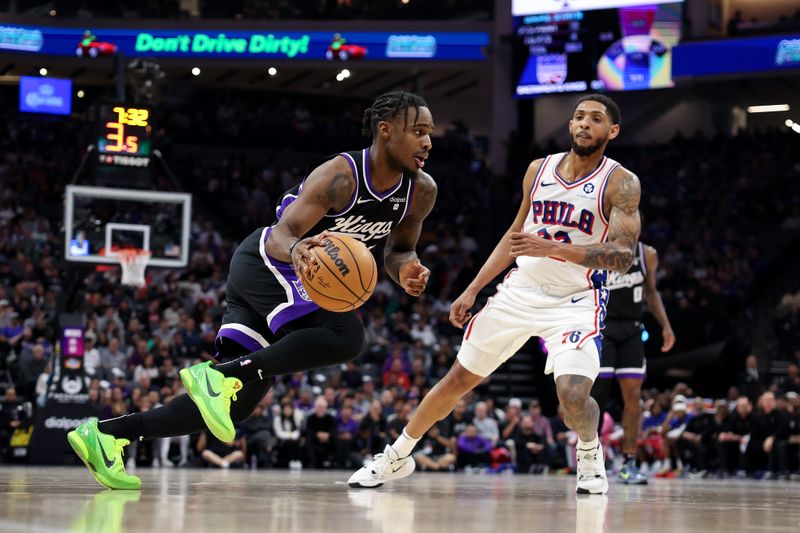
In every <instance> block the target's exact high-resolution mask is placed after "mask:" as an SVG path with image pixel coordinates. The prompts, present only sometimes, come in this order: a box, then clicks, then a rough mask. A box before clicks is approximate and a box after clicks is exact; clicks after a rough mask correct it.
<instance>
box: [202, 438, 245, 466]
mask: <svg viewBox="0 0 800 533" xmlns="http://www.w3.org/2000/svg"><path fill="white" fill-rule="evenodd" d="M197 451H198V452H199V453H200V457H202V458H203V461H205V463H206V464H209V465H212V466H218V467H219V468H223V469H227V468H230V467H231V466H233V465H238V464H242V463H244V462H245V459H246V458H247V444H246V443H245V441H244V439H241V438H240V439H237V440H235V441H233V442H221V441H220V440H219V439H217V438H216V437H215V436H214V435H212V434H211V432H209V431H203V432H201V433H200V437H199V438H198V439H197Z"/></svg>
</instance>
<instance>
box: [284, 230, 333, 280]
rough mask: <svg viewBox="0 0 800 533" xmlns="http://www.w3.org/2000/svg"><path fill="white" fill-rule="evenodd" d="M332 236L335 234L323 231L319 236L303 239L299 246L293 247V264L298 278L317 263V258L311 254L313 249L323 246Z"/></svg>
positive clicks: (298, 243)
mask: <svg viewBox="0 0 800 533" xmlns="http://www.w3.org/2000/svg"><path fill="white" fill-rule="evenodd" d="M331 235H333V233H331V232H329V231H323V232H322V233H319V234H317V235H312V236H311V237H306V238H305V239H301V240H300V241H298V242H297V244H295V245H294V246H292V264H293V265H294V270H295V272H296V273H297V275H298V276H300V275H301V274H303V273H305V272H307V271H308V269H309V268H311V267H312V266H313V265H314V263H316V262H317V258H316V257H315V256H314V254H313V253H311V248H313V247H314V246H322V243H323V241H325V239H327V238H328V237H330V236H331Z"/></svg>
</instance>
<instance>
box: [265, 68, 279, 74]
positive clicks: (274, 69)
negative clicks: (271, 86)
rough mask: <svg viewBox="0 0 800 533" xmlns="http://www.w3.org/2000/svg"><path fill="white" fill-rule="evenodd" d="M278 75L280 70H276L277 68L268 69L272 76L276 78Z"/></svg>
mask: <svg viewBox="0 0 800 533" xmlns="http://www.w3.org/2000/svg"><path fill="white" fill-rule="evenodd" d="M277 73H278V69H276V68H275V67H269V68H268V69H267V74H269V75H270V76H274V75H276V74H277Z"/></svg>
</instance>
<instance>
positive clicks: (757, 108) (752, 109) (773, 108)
mask: <svg viewBox="0 0 800 533" xmlns="http://www.w3.org/2000/svg"><path fill="white" fill-rule="evenodd" d="M782 111H789V104H775V105H751V106H748V107H747V112H748V113H780V112H782Z"/></svg>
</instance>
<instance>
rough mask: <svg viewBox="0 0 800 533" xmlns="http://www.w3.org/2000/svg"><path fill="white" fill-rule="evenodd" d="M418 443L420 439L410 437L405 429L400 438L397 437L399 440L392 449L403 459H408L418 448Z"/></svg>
mask: <svg viewBox="0 0 800 533" xmlns="http://www.w3.org/2000/svg"><path fill="white" fill-rule="evenodd" d="M418 442H419V439H414V438H411V437H409V436H408V433H407V432H406V430H405V428H403V433H401V434H400V436H399V437H397V440H396V441H394V444H392V448H393V449H394V451H395V452H397V455H399V456H400V458H401V459H402V458H403V457H408V456H409V455H411V452H412V451H413V450H414V446H416V445H417V443H418Z"/></svg>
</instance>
